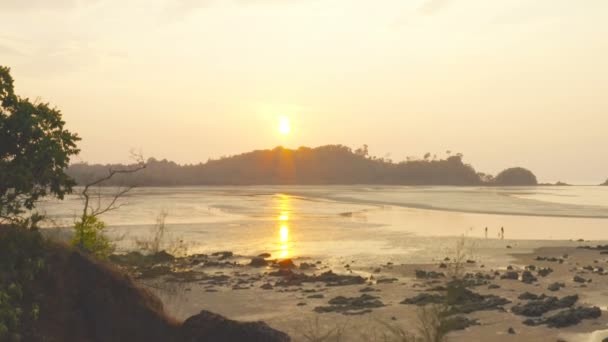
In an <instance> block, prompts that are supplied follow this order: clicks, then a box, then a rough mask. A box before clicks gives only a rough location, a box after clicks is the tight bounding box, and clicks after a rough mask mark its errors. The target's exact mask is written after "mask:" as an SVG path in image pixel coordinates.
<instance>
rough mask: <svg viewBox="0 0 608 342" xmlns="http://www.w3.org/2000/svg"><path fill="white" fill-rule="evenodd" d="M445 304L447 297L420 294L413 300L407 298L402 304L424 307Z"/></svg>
mask: <svg viewBox="0 0 608 342" xmlns="http://www.w3.org/2000/svg"><path fill="white" fill-rule="evenodd" d="M443 302H445V296H442V295H438V294H430V293H420V294H418V295H416V296H415V297H412V298H406V299H404V300H402V301H401V302H400V304H411V305H420V306H424V305H427V304H439V303H443Z"/></svg>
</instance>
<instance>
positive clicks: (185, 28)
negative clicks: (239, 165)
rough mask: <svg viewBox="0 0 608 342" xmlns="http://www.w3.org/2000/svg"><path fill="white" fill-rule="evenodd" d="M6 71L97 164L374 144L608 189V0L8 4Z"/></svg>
mask: <svg viewBox="0 0 608 342" xmlns="http://www.w3.org/2000/svg"><path fill="white" fill-rule="evenodd" d="M0 64H2V65H8V66H10V67H11V68H12V73H13V77H14V78H15V79H16V87H17V92H18V93H19V94H23V95H26V96H29V97H32V98H37V97H40V99H41V100H43V101H49V102H51V103H52V104H54V105H56V106H57V107H59V108H60V109H61V110H62V111H63V113H64V117H65V119H66V121H67V122H68V126H69V127H70V128H71V129H73V130H74V131H76V132H78V133H79V134H80V135H81V136H82V138H83V141H82V143H81V146H82V149H83V151H82V154H81V156H80V160H83V161H90V162H114V161H125V160H127V159H128V155H129V150H130V149H133V148H134V149H137V150H141V151H142V152H143V153H144V154H145V155H146V156H154V157H157V158H167V159H171V160H175V161H177V162H180V163H184V162H188V163H190V162H199V161H205V160H207V158H210V157H219V156H221V155H229V154H235V153H240V152H244V151H248V150H252V149H260V148H272V147H274V146H277V145H284V146H289V147H298V146H300V145H306V146H318V145H324V144H330V143H341V144H345V145H349V146H352V147H357V146H359V145H362V144H365V143H366V144H369V145H370V152H371V153H372V154H375V155H378V156H385V155H389V154H390V157H391V158H392V159H394V160H402V159H405V157H407V156H415V155H416V156H421V155H423V154H424V153H425V152H431V153H437V154H438V155H441V154H443V153H444V151H446V150H451V151H457V152H462V153H464V155H465V159H466V161H467V162H470V163H472V164H474V166H475V167H476V168H477V169H478V170H480V171H486V172H496V171H499V170H501V169H502V168H505V167H508V166H513V165H521V166H526V167H529V168H530V169H532V170H533V171H535V172H536V173H537V175H538V176H539V178H540V179H541V180H542V181H556V180H564V181H570V182H592V183H599V182H600V181H603V180H605V178H606V177H608V151H607V150H606V146H608V134H607V133H606V132H607V131H608V1H605V0H585V1H580V0H579V1H575V0H493V1H488V0H382V1H380V0H376V1H372V0H132V1H131V0H80V1H78V0H55V1H46V0H1V1H0ZM279 117H288V118H289V119H290V121H291V126H292V127H291V132H290V134H288V135H281V134H279V132H278V130H277V125H278V122H277V120H278V118H279Z"/></svg>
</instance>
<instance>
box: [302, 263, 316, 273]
mask: <svg viewBox="0 0 608 342" xmlns="http://www.w3.org/2000/svg"><path fill="white" fill-rule="evenodd" d="M316 268H317V267H316V265H315V264H310V263H307V262H303V263H301V264H300V269H301V270H303V271H304V270H310V269H316Z"/></svg>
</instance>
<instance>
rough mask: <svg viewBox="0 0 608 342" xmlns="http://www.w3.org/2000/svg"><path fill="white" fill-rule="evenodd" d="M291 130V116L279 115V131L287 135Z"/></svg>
mask: <svg viewBox="0 0 608 342" xmlns="http://www.w3.org/2000/svg"><path fill="white" fill-rule="evenodd" d="M290 132H291V122H290V121H289V118H286V117H284V116H281V117H279V133H281V134H283V135H287V134H289V133H290Z"/></svg>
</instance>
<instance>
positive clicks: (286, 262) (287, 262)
mask: <svg viewBox="0 0 608 342" xmlns="http://www.w3.org/2000/svg"><path fill="white" fill-rule="evenodd" d="M277 265H279V268H295V267H296V264H294V263H293V260H291V259H283V260H280V261H277Z"/></svg>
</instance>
